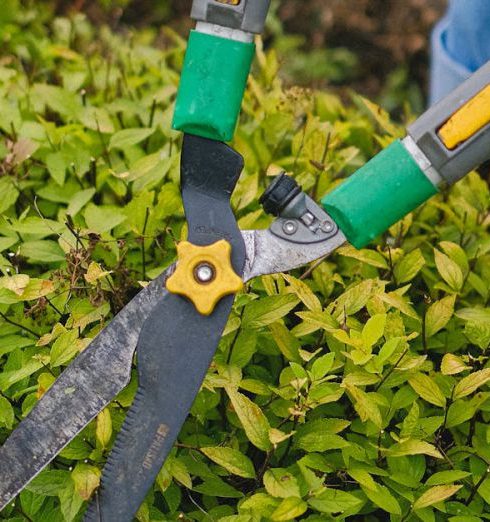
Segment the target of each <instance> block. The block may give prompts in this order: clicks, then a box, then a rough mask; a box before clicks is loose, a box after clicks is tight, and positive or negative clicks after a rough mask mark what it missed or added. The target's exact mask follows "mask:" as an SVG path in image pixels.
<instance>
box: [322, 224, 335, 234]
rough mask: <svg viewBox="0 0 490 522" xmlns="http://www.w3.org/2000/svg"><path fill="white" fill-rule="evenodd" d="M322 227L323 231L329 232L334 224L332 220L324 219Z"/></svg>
mask: <svg viewBox="0 0 490 522" xmlns="http://www.w3.org/2000/svg"><path fill="white" fill-rule="evenodd" d="M320 228H321V229H322V232H325V234H329V233H330V232H332V231H333V229H334V225H333V223H332V222H331V221H324V222H323V223H322V225H321V227H320Z"/></svg>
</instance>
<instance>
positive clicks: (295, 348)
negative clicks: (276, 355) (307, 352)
mask: <svg viewBox="0 0 490 522" xmlns="http://www.w3.org/2000/svg"><path fill="white" fill-rule="evenodd" d="M269 329H270V331H271V333H272V337H273V338H274V341H275V342H276V344H277V346H278V347H279V350H281V353H282V354H283V355H284V357H286V359H287V360H288V361H294V362H296V363H301V362H302V359H301V356H300V354H299V349H300V343H299V341H298V340H297V339H296V337H294V335H293V334H292V333H291V332H290V331H289V330H288V329H287V328H286V327H285V326H284V324H282V323H280V322H277V323H273V324H271V325H269Z"/></svg>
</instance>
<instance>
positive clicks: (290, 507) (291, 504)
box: [271, 497, 308, 522]
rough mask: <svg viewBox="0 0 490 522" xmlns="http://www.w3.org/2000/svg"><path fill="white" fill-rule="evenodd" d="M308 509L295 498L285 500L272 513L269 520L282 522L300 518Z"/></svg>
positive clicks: (302, 502) (305, 504) (304, 503)
mask: <svg viewBox="0 0 490 522" xmlns="http://www.w3.org/2000/svg"><path fill="white" fill-rule="evenodd" d="M307 509H308V504H307V503H306V502H305V501H304V500H301V499H300V498H297V497H289V498H285V499H284V500H283V501H282V502H281V503H280V504H279V506H278V507H277V509H276V510H275V511H274V513H272V515H271V520H273V521H274V522H282V521H285V520H292V519H293V518H297V517H300V516H301V515H302V514H303V513H305V511H306V510H307Z"/></svg>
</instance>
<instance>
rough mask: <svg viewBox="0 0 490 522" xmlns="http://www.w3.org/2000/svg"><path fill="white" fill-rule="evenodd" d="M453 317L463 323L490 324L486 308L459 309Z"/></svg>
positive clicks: (489, 316) (489, 314) (488, 312)
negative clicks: (461, 320)
mask: <svg viewBox="0 0 490 522" xmlns="http://www.w3.org/2000/svg"><path fill="white" fill-rule="evenodd" d="M455 315H456V317H459V318H460V319H463V320H465V321H473V322H480V321H482V322H490V310H489V309H488V308H461V309H460V310H458V311H457V312H455Z"/></svg>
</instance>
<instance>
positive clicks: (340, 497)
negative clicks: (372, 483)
mask: <svg viewBox="0 0 490 522" xmlns="http://www.w3.org/2000/svg"><path fill="white" fill-rule="evenodd" d="M308 504H309V505H310V506H311V507H312V508H314V509H316V510H318V511H320V513H345V512H346V511H348V510H351V509H352V510H355V509H356V508H360V507H361V506H362V505H363V504H364V501H362V500H361V499H360V498H358V497H356V496H355V495H353V494H352V493H348V492H347V491H342V490H339V489H333V488H332V489H324V490H323V491H321V492H320V493H318V494H316V495H315V496H313V497H311V498H310V499H309V500H308Z"/></svg>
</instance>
